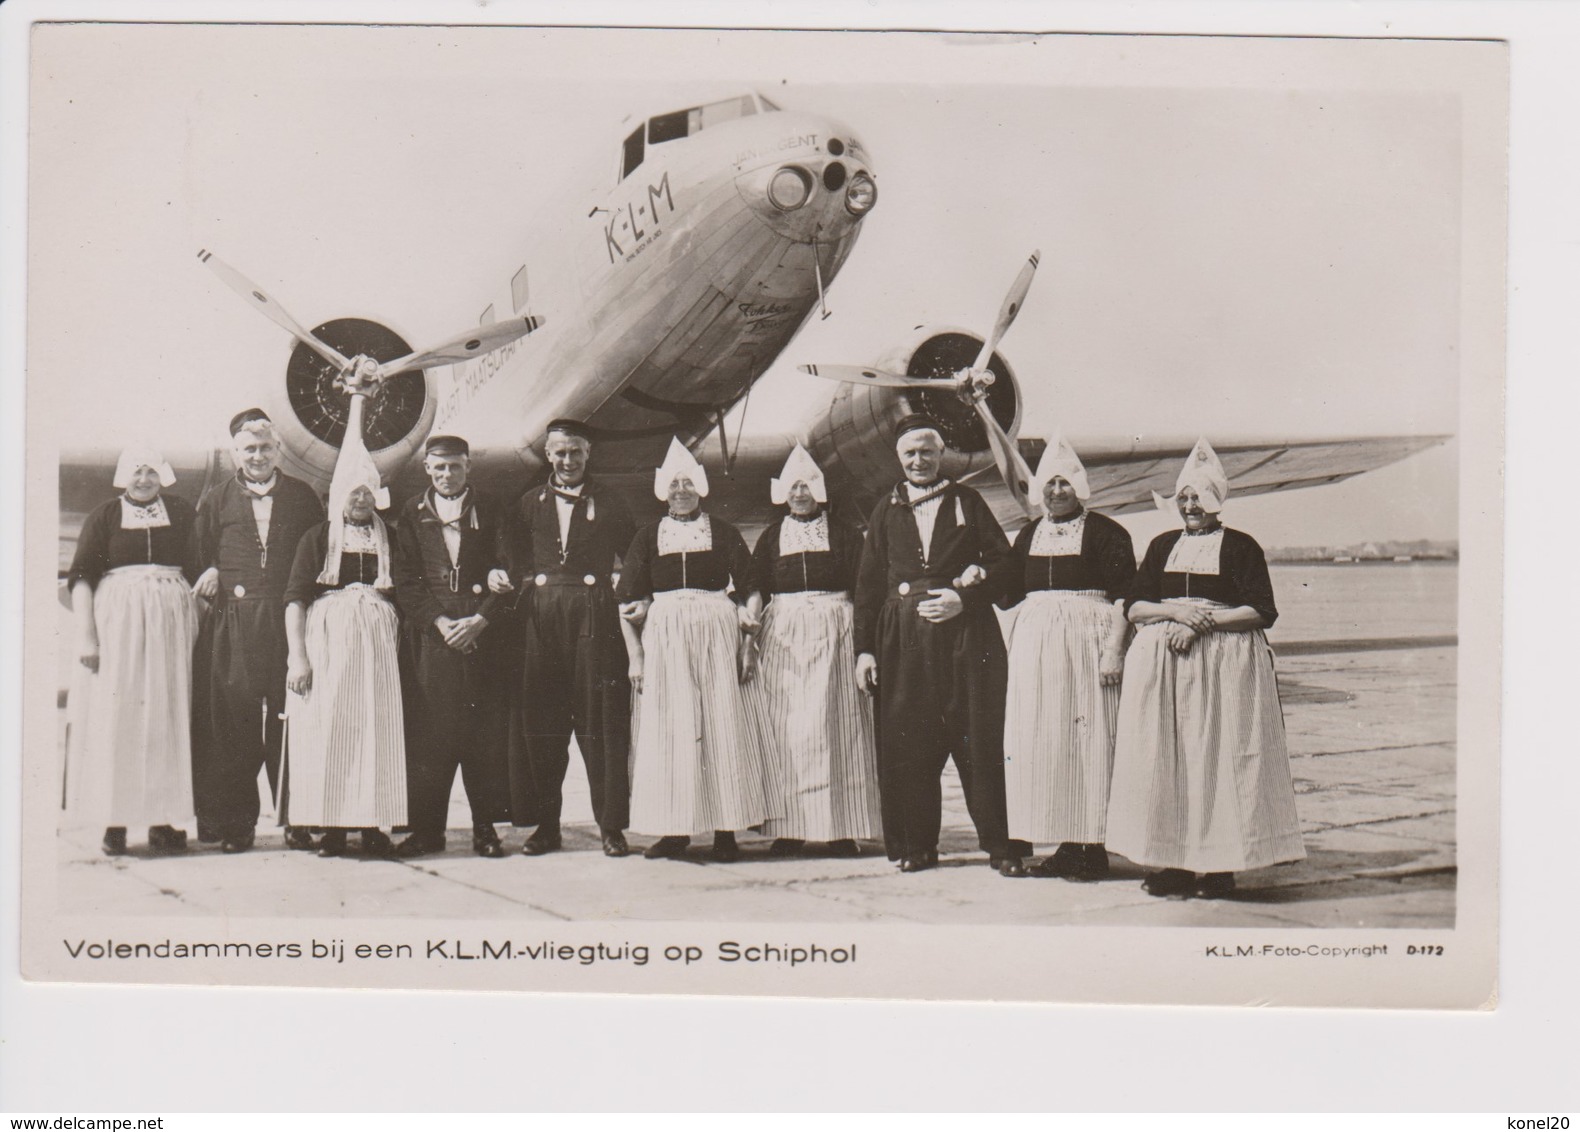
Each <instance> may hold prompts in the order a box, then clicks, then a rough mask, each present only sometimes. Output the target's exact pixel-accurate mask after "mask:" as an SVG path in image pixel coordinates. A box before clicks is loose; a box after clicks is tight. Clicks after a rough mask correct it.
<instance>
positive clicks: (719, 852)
mask: <svg viewBox="0 0 1580 1132" xmlns="http://www.w3.org/2000/svg"><path fill="white" fill-rule="evenodd" d="M710 856H712V858H713V859H714V860H715V861H717V862H718V863H719V864H721V865H729V864H733V863H734V862H736V861H739V860H740V859H741V847H740V846H739V845H737V844H736V843H735V834H734V833H733V832H732V831H730V830H727V829H721V830H716V831H715V832H714V834H713V852H712V853H711V854H710Z"/></svg>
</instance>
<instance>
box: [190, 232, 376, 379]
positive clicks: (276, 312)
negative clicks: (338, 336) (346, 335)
mask: <svg viewBox="0 0 1580 1132" xmlns="http://www.w3.org/2000/svg"><path fill="white" fill-rule="evenodd" d="M198 259H199V260H201V261H202V262H203V264H204V265H205V266H206V267H208V269H209V270H210V271H212V272H213V273H214V274H215V275H218V276H219V277H220V280H221V281H222V282H223V283H224V284H225V286H227V287H229V288H230V289H231V290H232V291H235V292H236V294H238V295H240V296H241V297H242V298H244V299H246V300H247V302H248V304H249V305H251V306H252V307H254V308H255V309H257V310H259V311H262V312H263V314H264V316H265V317H266V318H268V319H269V320H270V321H271V322H273V323H274V324H275V325H277V326H281V327H283V328H285V329H286V330H287V331H289V332H290V334H291V336H292V337H293V338H295V339H296V340H297V341H298V342H301V343H303V344H304V345H306V346H308V347H309V348H311V349H312V350H314V351H316V352H317V353H318V354H319V355H320V356H321V357H322V358H323V359H324V360H325V361H327V362H328V363H329V364H330V365H332V366H334V367H335V368H336V369H345V368H346V367H348V366H349V365H350V364H351V362H350V360H349V359H348V358H347V357H346V356H345V355H344V354H342V353H341V352H340V351H339V350H336V349H335V348H334V347H333V346H330V345H328V344H326V343H324V342H320V341H319V340H318V339H317V338H314V337H313V336H312V334H310V333H309V332H308V331H306V330H304V329H303V328H302V325H301V323H299V322H297V321H296V319H294V318H292V317H291V316H290V315H289V314H288V313H286V310H285V308H284V307H282V306H281V305H280V304H279V303H277V302H275V301H274V299H273V298H271V297H270V296H269V293H268V292H267V291H265V290H264V289H263V288H262V287H259V286H258V285H257V284H256V283H254V282H252V281H251V280H250V279H248V278H247V277H246V276H245V275H243V274H242V273H241V272H239V271H237V270H236V269H235V268H234V267H232V266H230V264H228V263H226V262H225V261H224V260H222V259H220V258H219V257H218V256H216V255H214V253H212V252H209V251H202V250H200V251H199V252H198Z"/></svg>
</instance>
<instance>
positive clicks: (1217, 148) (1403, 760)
mask: <svg viewBox="0 0 1580 1132" xmlns="http://www.w3.org/2000/svg"><path fill="white" fill-rule="evenodd" d="M29 66H30V74H29V82H28V96H29V100H30V103H29V108H28V117H27V173H26V181H25V185H26V192H27V229H26V235H27V253H26V254H27V259H26V287H27V291H26V323H25V330H26V374H25V380H26V412H27V419H26V439H27V450H28V455H27V465H26V474H27V477H28V479H27V485H26V514H25V532H26V545H25V555H26V559H25V587H26V608H25V615H24V620H23V634H24V643H23V655H24V656H25V658H26V665H25V670H24V680H25V688H24V703H23V706H24V719H23V726H24V739H23V744H22V749H21V760H20V767H19V768H14V769H16V770H17V771H19V773H20V778H21V783H22V787H23V794H22V798H23V818H24V821H23V829H22V867H23V876H22V921H21V925H20V928H21V944H22V946H21V963H22V972H23V975H24V976H25V977H26V978H29V979H33V980H44V981H73V982H84V983H160V984H220V985H225V984H240V985H260V986H312V987H336V988H348V987H372V988H411V989H472V990H484V989H486V990H494V991H554V992H578V991H587V992H605V993H607V992H616V993H630V994H645V993H660V992H662V993H666V994H676V993H679V994H706V995H787V996H818V997H842V998H870V997H878V998H922V999H975V1000H1009V1001H1013V1000H1026V1001H1046V1002H1111V1003H1149V1004H1218V1005H1235V1004H1276V1005H1310V1006H1353V1007H1373V1008H1384V1007H1430V1008H1457V1009H1477V1008H1490V1007H1491V1006H1492V1005H1494V1004H1495V1001H1496V971H1497V963H1496V960H1497V951H1496V944H1497V937H1498V887H1497V877H1498V860H1499V852H1498V849H1499V838H1498V834H1499V830H1498V803H1499V793H1498V781H1499V777H1498V771H1499V756H1500V751H1499V725H1500V695H1501V691H1500V671H1501V652H1500V641H1501V633H1502V610H1501V603H1500V598H1499V595H1500V593H1501V586H1502V569H1503V562H1502V494H1501V481H1500V477H1499V474H1498V472H1499V469H1500V465H1501V460H1502V419H1503V389H1504V384H1503V381H1504V357H1505V348H1504V324H1505V300H1504V280H1505V259H1506V229H1507V194H1506V177H1507V146H1508V128H1509V127H1508V57H1507V50H1506V47H1505V45H1503V44H1501V43H1497V42H1492V41H1454V40H1424V39H1417V40H1409V39H1397V40H1361V39H1318V38H1308V39H1302V38H1233V37H1212V36H1189V37H1184V36H1182V37H1174V36H1167V35H1103V36H1089V35H1051V34H1029V33H1028V34H977V33H942V32H902V31H886V32H877V31H870V32H835V31H763V30H728V29H720V30H673V29H658V28H652V29H614V28H574V27H552V28H551V27H528V26H522V27H511V26H490V27H464V26H444V25H430V26H396V25H385V26H371V25H346V24H342V25H322V26H311V25H292V24H269V25H263V24H225V23H217V22H207V23H180V22H166V23H135V22H124V23H118V22H38V23H35V24H33V25H32V27H31V31H30V45H29ZM249 307H250V308H251V309H247V308H249ZM11 769H13V768H8V773H9V772H10V770H11Z"/></svg>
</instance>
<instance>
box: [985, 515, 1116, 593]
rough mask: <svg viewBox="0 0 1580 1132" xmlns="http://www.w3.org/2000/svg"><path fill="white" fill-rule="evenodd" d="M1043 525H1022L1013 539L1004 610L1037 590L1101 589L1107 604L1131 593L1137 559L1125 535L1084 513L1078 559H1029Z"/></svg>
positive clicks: (1110, 522) (1098, 517) (1038, 556)
mask: <svg viewBox="0 0 1580 1132" xmlns="http://www.w3.org/2000/svg"><path fill="white" fill-rule="evenodd" d="M1043 521H1044V520H1039V521H1038V522H1035V523H1027V524H1026V525H1025V526H1024V527H1022V528H1021V530H1020V533H1019V534H1018V535H1016V536H1015V546H1014V555H1015V569H1014V570H1013V579H1012V585H1013V588H1012V589H1011V590H1010V591H1009V592H1008V593H1006V594H1005V596H1004V598H1003V599H1001V600H1000V602H999V604H1000V605H1001V606H1002V607H1003V608H1005V609H1009V608H1010V607H1011V606H1013V605H1016V604H1018V603H1019V602H1020V600H1021V599H1022V598H1024V597H1025V595H1026V594H1028V593H1035V592H1036V591H1037V590H1102V591H1103V593H1104V594H1105V595H1106V596H1107V598H1108V600H1109V601H1116V600H1118V599H1119V598H1122V597H1124V596H1125V595H1126V594H1127V593H1129V592H1130V583H1131V580H1132V579H1133V578H1134V577H1135V574H1136V555H1135V549H1134V545H1133V544H1132V543H1131V541H1130V532H1129V531H1127V530H1125V528H1124V527H1122V526H1120V525H1119V524H1118V523H1116V522H1115V521H1114V520H1112V519H1110V518H1109V517H1108V516H1107V515H1099V514H1096V513H1094V512H1091V511H1088V512H1087V513H1086V528H1085V530H1084V531H1083V532H1082V535H1081V552H1080V553H1079V554H1057V555H1041V554H1032V553H1031V544H1032V540H1033V538H1034V537H1035V536H1036V532H1037V528H1038V526H1040V525H1041V523H1042V522H1043Z"/></svg>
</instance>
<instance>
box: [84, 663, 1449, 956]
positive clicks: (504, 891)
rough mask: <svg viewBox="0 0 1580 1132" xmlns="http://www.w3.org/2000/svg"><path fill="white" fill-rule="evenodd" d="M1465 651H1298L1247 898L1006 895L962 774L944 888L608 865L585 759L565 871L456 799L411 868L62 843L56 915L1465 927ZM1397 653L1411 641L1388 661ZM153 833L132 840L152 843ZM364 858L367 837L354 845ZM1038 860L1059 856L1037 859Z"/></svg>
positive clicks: (754, 855)
mask: <svg viewBox="0 0 1580 1132" xmlns="http://www.w3.org/2000/svg"><path fill="white" fill-rule="evenodd" d="M1451 641H1452V639H1451V638H1448V639H1446V640H1445V639H1443V638H1425V639H1420V640H1417V641H1415V642H1412V643H1411V647H1389V648H1384V649H1359V648H1357V649H1354V650H1345V649H1344V648H1343V646H1342V644H1341V645H1339V646H1338V648H1339V650H1340V651H1327V650H1328V648H1329V647H1330V646H1328V645H1324V646H1322V650H1323V651H1306V650H1302V649H1299V648H1295V649H1292V650H1290V651H1291V653H1292V654H1293V655H1284V656H1280V658H1279V662H1278V666H1279V680H1280V687H1281V690H1282V694H1283V702H1284V711H1285V717H1286V721H1287V725H1288V731H1289V736H1290V748H1291V751H1290V753H1291V758H1292V765H1293V770H1294V778H1295V789H1296V793H1297V801H1298V806H1299V811H1300V818H1301V825H1302V827H1303V830H1304V833H1305V845H1306V854H1307V856H1306V859H1305V860H1304V861H1301V862H1298V863H1295V864H1290V865H1281V866H1277V867H1274V868H1270V869H1264V870H1260V871H1258V872H1253V873H1246V874H1243V875H1242V876H1241V877H1240V878H1239V879H1240V888H1239V890H1238V891H1237V892H1236V894H1235V895H1234V897H1233V898H1232V899H1229V900H1221V901H1203V900H1178V899H1157V898H1154V897H1150V896H1148V895H1146V894H1145V893H1143V892H1142V891H1141V889H1140V887H1139V883H1138V882H1139V879H1140V877H1141V875H1142V874H1141V870H1140V869H1138V868H1136V867H1135V866H1133V865H1131V864H1129V863H1128V862H1126V861H1124V860H1123V859H1120V858H1117V857H1116V858H1115V859H1114V872H1113V875H1112V877H1111V878H1110V879H1109V880H1107V881H1104V882H1100V883H1095V884H1074V883H1068V882H1065V881H1060V880H1048V879H1025V880H1009V879H1005V878H1003V877H1000V876H998V875H997V874H996V873H994V872H992V871H990V870H989V868H988V864H987V859H986V857H985V855H984V854H983V853H982V852H981V851H980V850H979V849H978V848H977V847H976V839H975V835H974V833H973V831H972V828H971V824H970V821H969V819H968V817H967V814H966V808H965V802H964V799H963V797H962V795H961V792H960V787H959V782H958V780H957V779H956V777H955V775H954V771H953V767H952V766H951V767H950V769H949V770H948V771H947V772H946V778H945V794H944V829H943V838H942V842H941V845H940V849H941V851H942V853H943V860H942V863H941V867H939V868H938V869H935V870H932V871H930V872H923V873H916V874H900V873H898V872H897V871H896V870H895V868H894V866H893V865H892V864H891V863H890V862H889V861H888V860H887V859H886V858H885V857H884V854H883V850H882V847H881V845H878V844H872V843H867V844H864V845H863V854H862V856H861V857H859V858H856V859H853V860H830V859H819V858H815V857H801V858H791V859H768V858H766V857H765V856H764V853H765V851H766V849H767V846H768V844H769V841H768V839H766V838H762V837H759V836H757V835H755V834H750V833H748V834H744V835H742V837H741V846H742V849H743V850H744V855H743V857H742V859H741V860H740V861H739V862H737V863H735V864H728V865H722V864H714V863H710V862H708V861H706V859H705V857H704V856H703V852H704V851H705V849H706V848H707V846H706V843H705V842H700V841H699V842H698V843H696V844H694V847H693V854H694V855H693V856H692V857H691V858H690V859H688V860H686V861H647V860H644V859H642V857H641V856H640V850H641V848H642V847H643V846H645V845H646V844H648V843H649V841H650V839H649V838H644V837H635V836H633V837H632V839H631V840H632V846H633V850H634V851H633V854H632V855H631V856H630V857H628V858H625V859H622V860H610V859H608V858H605V857H604V856H603V855H602V853H601V852H600V851H599V842H598V836H597V829H596V827H595V826H594V825H593V824H592V823H591V821H590V818H589V812H590V811H589V807H588V801H587V795H586V781H585V778H584V777H583V775H582V772H581V769H580V761H579V760H578V759H577V758H576V756H575V753H574V752H573V753H572V761H571V771H570V773H569V775H568V777H567V783H566V790H567V794H566V810H565V822H566V825H565V851H563V852H559V853H552V854H548V855H546V856H543V857H536V858H527V857H524V856H522V855H521V854H520V853H519V852H518V851H517V850H518V849H519V847H520V844H521V841H522V836H523V832H524V831H517V832H515V833H513V834H510V835H509V836H507V837H506V845H507V848H508V849H509V850H510V853H509V855H508V857H507V858H506V859H503V860H484V859H481V858H478V857H476V856H474V855H473V854H472V852H471V837H470V822H469V819H468V817H467V810H466V807H465V802H464V799H463V798H462V795H461V793H460V789H459V782H458V783H457V790H456V795H455V797H454V798H453V799H452V803H451V818H450V834H449V847H448V849H447V851H446V852H445V853H443V854H439V855H435V856H430V857H424V858H419V859H417V860H414V861H409V862H397V861H391V860H363V859H361V858H359V857H356V856H350V857H344V858H338V859H332V860H323V859H320V858H318V857H317V856H316V855H315V854H312V853H301V852H288V851H286V850H285V849H284V847H283V844H282V841H281V837H280V833H279V830H278V829H276V828H275V827H273V826H272V825H271V824H270V822H271V820H272V819H271V818H270V817H269V816H268V815H267V813H266V814H265V817H264V818H263V819H262V820H261V821H260V824H259V832H260V836H259V838H258V845H257V847H256V848H255V849H254V850H253V851H252V852H249V853H244V854H240V855H236V856H225V855H223V854H221V853H220V852H219V849H218V847H217V846H209V845H202V846H199V845H197V844H196V842H195V841H194V842H193V846H194V848H193V849H191V850H189V851H188V852H185V853H180V854H173V855H163V856H160V855H150V854H149V853H148V852H147V850H146V849H144V848H141V847H140V846H138V845H136V844H134V846H133V849H132V852H131V853H130V854H129V855H127V856H124V857H118V858H109V857H105V856H104V855H102V853H101V852H100V850H99V844H98V843H99V833H98V832H97V831H80V832H76V831H65V832H62V833H61V834H60V836H59V838H58V840H57V847H58V848H57V851H58V864H59V870H58V874H57V880H58V888H57V893H56V898H57V907H58V910H59V911H60V912H62V913H65V914H73V913H89V914H93V915H103V916H115V917H120V916H128V917H137V916H145V915H146V916H155V915H157V916H184V915H190V916H194V917H207V916H219V917H227V918H228V917H259V916H263V917H273V916H285V917H294V916H301V917H359V918H360V917H383V916H390V917H402V916H421V917H424V918H429V919H432V918H452V919H455V920H468V919H479V920H506V919H508V920H541V921H545V922H553V921H601V920H640V921H706V922H726V921H733V922H748V921H749V922H773V921H783V922H792V923H835V922H851V921H867V922H890V923H946V924H995V923H1000V924H1036V925H1060V924H1069V925H1137V926H1147V925H1158V926H1204V927H1205V926H1227V927H1257V926H1262V927H1285V928H1289V927H1365V928H1413V927H1420V928H1432V927H1451V926H1453V923H1454V913H1455V881H1456V873H1455V844H1456V839H1455V796H1456V795H1455V759H1456V742H1455V736H1456V731H1455V728H1456V717H1455V699H1456V697H1455V687H1456V660H1457V655H1458V649H1457V647H1455V646H1454V645H1453V644H1452V643H1451ZM1389 643H1390V644H1399V643H1402V642H1389ZM142 834H143V831H140V830H137V831H132V840H133V841H134V843H135V842H140V841H141V840H142ZM354 844H355V839H354V838H353V845H354ZM1037 849H1038V852H1039V854H1046V853H1047V852H1050V851H1051V849H1052V847H1051V846H1038V847H1037Z"/></svg>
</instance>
